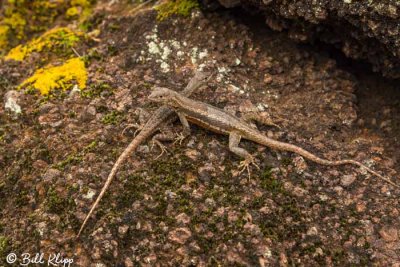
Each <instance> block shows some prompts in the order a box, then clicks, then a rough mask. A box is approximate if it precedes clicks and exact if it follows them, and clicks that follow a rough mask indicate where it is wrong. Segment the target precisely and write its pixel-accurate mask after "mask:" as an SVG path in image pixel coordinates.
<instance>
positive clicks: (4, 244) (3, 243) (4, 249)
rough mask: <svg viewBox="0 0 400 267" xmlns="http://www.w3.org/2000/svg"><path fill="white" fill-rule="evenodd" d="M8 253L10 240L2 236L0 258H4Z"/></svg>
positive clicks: (0, 237) (0, 238) (0, 239)
mask: <svg viewBox="0 0 400 267" xmlns="http://www.w3.org/2000/svg"><path fill="white" fill-rule="evenodd" d="M7 251H8V238H7V237H5V236H1V235H0V257H4V256H5V254H6V253H7Z"/></svg>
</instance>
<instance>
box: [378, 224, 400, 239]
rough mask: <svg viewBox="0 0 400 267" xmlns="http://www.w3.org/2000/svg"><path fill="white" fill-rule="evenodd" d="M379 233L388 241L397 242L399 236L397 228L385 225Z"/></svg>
mask: <svg viewBox="0 0 400 267" xmlns="http://www.w3.org/2000/svg"><path fill="white" fill-rule="evenodd" d="M379 235H380V236H381V237H382V238H383V240H385V241H386V242H395V241H397V239H398V238H399V236H398V231H397V229H396V228H394V227H389V226H385V227H383V228H382V229H381V230H379Z"/></svg>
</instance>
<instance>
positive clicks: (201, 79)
mask: <svg viewBox="0 0 400 267" xmlns="http://www.w3.org/2000/svg"><path fill="white" fill-rule="evenodd" d="M212 76H213V75H212V74H210V73H208V72H201V71H196V73H195V75H194V76H193V78H192V79H190V81H189V83H188V84H187V85H186V87H185V89H183V91H182V94H183V95H187V96H189V95H191V94H192V93H193V92H195V91H196V90H197V89H199V88H200V87H202V86H203V85H204V84H206V82H208V81H209V80H210V79H211V77H212ZM172 113H173V111H172V110H171V109H170V108H168V107H160V108H159V109H158V110H157V111H156V112H155V113H154V114H153V116H152V118H150V119H149V121H148V122H147V123H146V125H145V126H144V127H143V129H142V131H140V133H139V134H138V135H137V136H136V137H135V138H134V139H133V140H132V142H131V143H130V144H129V146H128V147H127V148H126V149H125V150H124V152H122V154H121V155H120V156H119V158H118V160H117V161H116V162H115V164H114V166H113V167H112V169H111V172H110V174H109V175H108V177H107V180H106V182H105V183H104V185H103V188H102V189H101V191H100V194H99V195H98V196H97V199H96V201H95V202H94V204H93V205H92V207H91V209H90V211H89V213H88V214H87V215H86V218H85V220H84V221H83V223H82V225H81V228H80V229H79V232H78V235H77V236H76V238H78V237H79V236H80V234H81V233H82V231H83V229H84V228H85V226H86V224H87V222H88V220H89V218H90V216H92V214H93V212H94V210H95V209H96V207H97V205H98V204H99V202H100V200H101V199H102V198H103V195H104V194H105V193H106V191H107V189H108V187H109V186H110V184H111V182H112V180H113V179H114V177H115V174H116V173H117V170H118V168H119V167H120V165H121V164H122V163H123V162H124V161H125V160H126V159H127V158H128V156H129V155H130V154H131V153H132V152H133V151H135V150H136V148H137V147H138V145H139V144H140V143H141V142H142V141H144V140H145V139H147V138H148V137H149V136H150V135H151V134H152V133H153V132H154V131H155V130H156V129H157V127H158V125H159V124H160V123H162V122H166V120H167V119H168V117H169V115H170V114H172Z"/></svg>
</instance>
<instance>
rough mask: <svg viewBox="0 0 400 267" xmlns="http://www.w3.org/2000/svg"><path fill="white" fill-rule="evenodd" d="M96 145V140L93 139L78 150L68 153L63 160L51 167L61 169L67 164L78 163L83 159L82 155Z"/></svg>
mask: <svg viewBox="0 0 400 267" xmlns="http://www.w3.org/2000/svg"><path fill="white" fill-rule="evenodd" d="M96 147H97V141H93V142H91V143H90V144H89V145H87V146H85V147H84V148H83V149H82V150H81V151H80V152H77V153H72V154H71V155H68V156H67V157H66V158H65V159H64V160H62V161H60V162H58V163H56V164H54V165H53V167H54V168H56V169H58V170H60V171H62V170H64V168H65V167H67V166H68V165H72V164H78V163H79V162H81V161H82V160H83V157H84V156H85V154H86V153H89V152H92V151H93V150H94V149H95V148H96Z"/></svg>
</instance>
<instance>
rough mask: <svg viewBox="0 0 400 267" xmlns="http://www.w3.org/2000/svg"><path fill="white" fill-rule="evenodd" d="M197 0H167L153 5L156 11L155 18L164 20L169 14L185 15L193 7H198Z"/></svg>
mask: <svg viewBox="0 0 400 267" xmlns="http://www.w3.org/2000/svg"><path fill="white" fill-rule="evenodd" d="M198 7H199V3H198V2H197V0H167V1H166V2H164V3H162V4H160V5H158V6H156V7H155V10H157V11H158V14H157V19H158V20H164V19H166V18H168V17H170V16H171V15H181V16H184V17H187V16H189V15H190V12H191V11H192V9H194V8H198Z"/></svg>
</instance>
